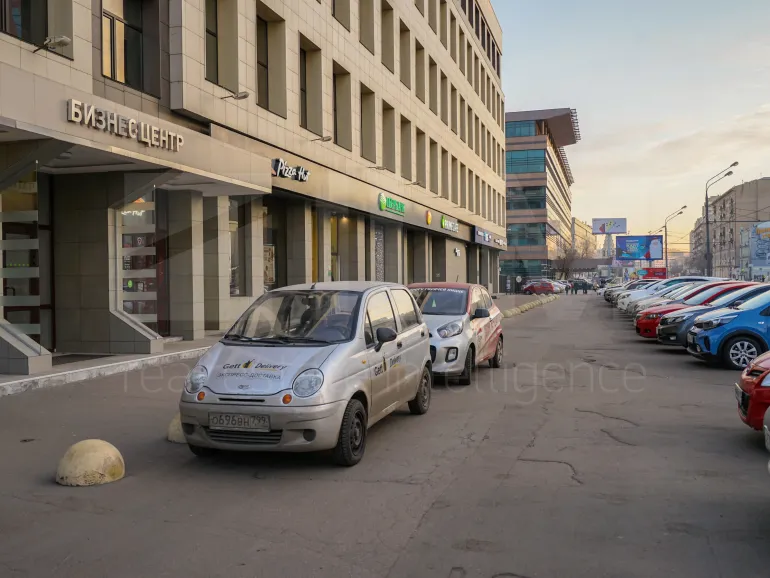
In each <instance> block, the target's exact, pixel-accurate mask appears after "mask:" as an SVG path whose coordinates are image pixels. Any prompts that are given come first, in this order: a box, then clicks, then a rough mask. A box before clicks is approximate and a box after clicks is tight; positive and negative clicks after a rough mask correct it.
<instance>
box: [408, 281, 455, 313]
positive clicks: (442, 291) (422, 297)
mask: <svg viewBox="0 0 770 578" xmlns="http://www.w3.org/2000/svg"><path fill="white" fill-rule="evenodd" d="M412 295H414V299H415V301H417V305H419V306H420V311H422V313H423V315H462V314H463V313H465V312H466V311H467V310H468V290H467V289H451V288H448V287H420V288H417V289H412Z"/></svg>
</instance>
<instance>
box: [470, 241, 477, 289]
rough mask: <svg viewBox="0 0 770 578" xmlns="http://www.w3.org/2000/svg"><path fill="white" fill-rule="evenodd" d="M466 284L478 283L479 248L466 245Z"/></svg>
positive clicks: (474, 245) (473, 245)
mask: <svg viewBox="0 0 770 578" xmlns="http://www.w3.org/2000/svg"><path fill="white" fill-rule="evenodd" d="M467 251H468V283H478V282H479V246H478V245H476V244H474V243H471V244H470V245H468V249H467Z"/></svg>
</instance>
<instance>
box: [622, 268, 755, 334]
mask: <svg viewBox="0 0 770 578" xmlns="http://www.w3.org/2000/svg"><path fill="white" fill-rule="evenodd" d="M755 284H756V283H752V282H749V281H716V282H714V283H704V284H703V285H699V286H698V287H695V288H694V289H693V290H692V291H691V292H689V293H688V294H687V295H685V296H683V297H682V298H681V299H677V300H675V301H671V302H670V303H666V304H664V305H658V306H657V307H650V308H649V309H645V310H644V311H640V312H639V313H637V314H636V318H635V319H634V326H635V327H636V333H637V334H639V335H641V336H642V337H647V338H648V339H657V337H658V325H659V324H660V318H661V317H663V316H664V315H666V314H668V313H672V312H674V311H678V310H680V309H687V308H688V307H695V306H698V305H708V304H709V303H711V302H712V301H714V300H715V299H719V298H720V297H722V296H723V295H725V294H726V293H730V292H732V291H737V290H738V289H743V288H744V287H748V286H750V285H755Z"/></svg>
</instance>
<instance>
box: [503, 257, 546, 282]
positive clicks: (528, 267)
mask: <svg viewBox="0 0 770 578" xmlns="http://www.w3.org/2000/svg"><path fill="white" fill-rule="evenodd" d="M547 271H548V265H547V262H546V261H541V260H540V259H507V260H505V261H500V273H501V274H502V275H511V276H513V277H515V276H517V275H519V276H521V277H522V278H523V279H529V278H532V277H543V276H545V275H546V273H547Z"/></svg>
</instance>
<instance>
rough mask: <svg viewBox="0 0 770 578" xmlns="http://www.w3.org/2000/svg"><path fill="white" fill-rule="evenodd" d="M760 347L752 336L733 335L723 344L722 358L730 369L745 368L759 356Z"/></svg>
mask: <svg viewBox="0 0 770 578" xmlns="http://www.w3.org/2000/svg"><path fill="white" fill-rule="evenodd" d="M760 352H761V347H760V345H759V343H757V340H756V339H754V338H752V337H733V338H732V339H731V340H730V341H728V342H727V343H726V344H725V348H724V353H723V354H722V359H723V360H724V362H725V365H727V367H729V368H730V369H738V370H741V369H745V368H746V366H747V365H748V364H749V363H751V362H752V361H754V359H756V358H757V356H759V354H760Z"/></svg>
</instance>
